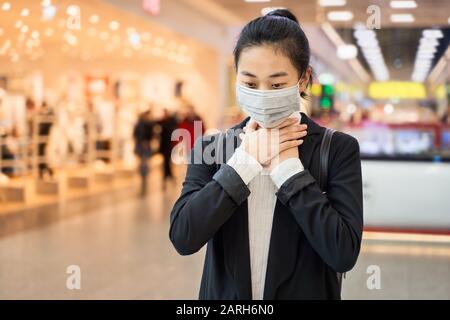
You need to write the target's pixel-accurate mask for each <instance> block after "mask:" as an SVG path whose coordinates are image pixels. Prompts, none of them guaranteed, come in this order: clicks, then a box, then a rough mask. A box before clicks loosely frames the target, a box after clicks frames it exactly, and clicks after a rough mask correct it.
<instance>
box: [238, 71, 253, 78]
mask: <svg viewBox="0 0 450 320" xmlns="http://www.w3.org/2000/svg"><path fill="white" fill-rule="evenodd" d="M241 74H242V75H244V76H247V77H252V78H256V76H255V75H254V74H253V73H250V72H248V71H241Z"/></svg>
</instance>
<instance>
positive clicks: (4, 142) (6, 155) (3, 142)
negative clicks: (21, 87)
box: [0, 88, 14, 176]
mask: <svg viewBox="0 0 450 320" xmlns="http://www.w3.org/2000/svg"><path fill="white" fill-rule="evenodd" d="M5 100H6V91H5V90H4V89H2V88H0V155H1V159H0V160H13V159H14V153H13V151H12V150H11V148H10V147H9V143H8V140H9V139H11V135H12V133H13V132H12V131H13V130H12V128H11V123H10V120H9V119H8V115H7V114H6V111H5V109H6V106H5ZM0 173H4V174H5V175H7V176H11V175H12V174H13V173H14V169H13V168H12V167H10V166H2V167H0Z"/></svg>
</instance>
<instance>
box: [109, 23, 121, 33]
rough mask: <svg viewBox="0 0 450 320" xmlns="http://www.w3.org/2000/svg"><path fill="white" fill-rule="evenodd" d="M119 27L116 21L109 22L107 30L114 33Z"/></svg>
mask: <svg viewBox="0 0 450 320" xmlns="http://www.w3.org/2000/svg"><path fill="white" fill-rule="evenodd" d="M119 27H120V24H119V23H118V22H117V21H111V22H110V23H109V28H110V29H111V30H112V31H116V30H117V29H119Z"/></svg>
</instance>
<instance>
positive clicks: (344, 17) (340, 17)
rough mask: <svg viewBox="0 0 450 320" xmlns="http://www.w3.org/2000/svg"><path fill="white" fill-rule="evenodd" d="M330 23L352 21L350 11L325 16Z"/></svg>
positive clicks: (331, 12) (335, 12)
mask: <svg viewBox="0 0 450 320" xmlns="http://www.w3.org/2000/svg"><path fill="white" fill-rule="evenodd" d="M327 17H328V20H330V21H350V20H352V19H353V13H352V12H351V11H330V12H328V14H327Z"/></svg>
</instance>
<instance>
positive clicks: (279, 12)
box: [267, 9, 298, 24]
mask: <svg viewBox="0 0 450 320" xmlns="http://www.w3.org/2000/svg"><path fill="white" fill-rule="evenodd" d="M267 16H275V17H283V18H287V19H289V20H292V21H294V22H295V23H297V24H298V20H297V17H296V16H295V15H294V14H293V13H292V12H291V11H289V10H288V9H275V10H272V11H270V12H269V13H268V14H267Z"/></svg>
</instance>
